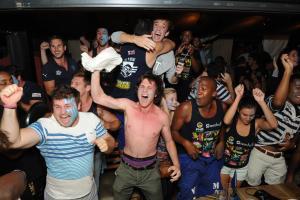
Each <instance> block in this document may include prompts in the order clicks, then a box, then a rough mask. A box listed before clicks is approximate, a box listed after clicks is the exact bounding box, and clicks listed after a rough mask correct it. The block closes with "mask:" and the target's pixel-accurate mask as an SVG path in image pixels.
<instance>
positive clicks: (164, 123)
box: [92, 71, 180, 200]
mask: <svg viewBox="0 0 300 200" xmlns="http://www.w3.org/2000/svg"><path fill="white" fill-rule="evenodd" d="M99 79H100V74H99V71H95V72H94V73H93V75H92V97H93V99H94V101H95V102H96V103H98V104H101V105H103V106H106V107H109V108H112V109H117V110H122V111H124V116H125V123H124V126H125V148H124V151H123V154H122V156H121V157H122V162H121V164H120V166H119V168H118V169H117V171H116V179H115V182H114V185H113V191H114V199H115V200H119V199H129V198H130V195H131V193H132V191H133V188H134V187H138V188H139V189H140V190H141V191H142V192H143V194H144V195H145V197H146V199H153V200H162V190H161V182H160V174H159V171H158V167H157V164H156V146H157V143H158V139H159V136H160V134H162V136H163V138H164V139H165V142H166V147H167V150H168V152H169V154H170V157H171V160H172V162H173V166H171V167H170V168H169V169H168V171H169V172H171V171H172V173H171V181H176V180H178V178H179V177H180V166H179V161H178V157H177V151H176V147H175V144H174V141H173V139H172V137H171V132H170V124H169V118H168V116H167V114H166V113H164V112H163V111H162V110H161V109H160V108H159V107H158V106H156V105H155V103H159V102H160V100H161V96H162V92H163V90H162V81H161V79H160V78H159V77H157V76H155V75H152V73H151V72H150V73H146V74H145V75H143V76H141V78H140V79H139V80H140V81H139V82H138V85H137V86H138V90H137V94H138V95H137V96H138V102H134V101H131V100H129V99H127V98H119V99H116V98H112V97H110V96H108V95H106V94H105V93H104V92H103V89H102V88H101V86H99Z"/></svg>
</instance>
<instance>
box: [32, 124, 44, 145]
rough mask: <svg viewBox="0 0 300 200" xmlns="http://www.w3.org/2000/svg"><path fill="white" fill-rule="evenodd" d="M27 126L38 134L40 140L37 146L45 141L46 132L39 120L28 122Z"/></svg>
mask: <svg viewBox="0 0 300 200" xmlns="http://www.w3.org/2000/svg"><path fill="white" fill-rule="evenodd" d="M28 128H32V129H33V130H34V131H35V132H36V133H37V134H38V136H39V137H40V142H39V144H38V145H37V147H39V146H41V145H43V144H45V143H46V140H47V133H46V131H45V129H44V128H43V126H42V124H41V122H39V121H37V122H34V123H32V124H30V125H29V126H28Z"/></svg>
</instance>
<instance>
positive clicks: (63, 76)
mask: <svg viewBox="0 0 300 200" xmlns="http://www.w3.org/2000/svg"><path fill="white" fill-rule="evenodd" d="M66 58H67V62H68V70H66V69H65V68H64V67H62V66H59V65H58V64H57V63H56V62H55V61H54V60H53V59H49V61H48V63H46V64H45V65H44V66H43V68H42V79H43V81H52V80H55V86H59V85H63V84H68V85H69V84H70V83H71V80H72V78H73V75H74V74H75V73H76V72H77V71H78V70H79V67H78V65H77V63H76V61H75V60H73V59H72V58H70V57H66Z"/></svg>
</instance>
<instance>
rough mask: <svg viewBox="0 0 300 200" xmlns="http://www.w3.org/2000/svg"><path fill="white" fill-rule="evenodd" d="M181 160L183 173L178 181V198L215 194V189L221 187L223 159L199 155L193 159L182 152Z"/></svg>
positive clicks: (180, 199) (188, 198)
mask: <svg viewBox="0 0 300 200" xmlns="http://www.w3.org/2000/svg"><path fill="white" fill-rule="evenodd" d="M179 161H180V166H181V173H182V175H181V178H180V180H179V183H178V186H179V193H178V195H177V199H178V200H190V199H193V197H201V196H205V195H208V194H213V193H214V191H215V190H219V189H221V181H220V170H221V168H222V165H223V161H222V160H217V159H216V158H215V157H210V158H205V157H199V158H198V159H197V160H193V159H192V158H191V157H190V156H188V155H187V154H180V155H179Z"/></svg>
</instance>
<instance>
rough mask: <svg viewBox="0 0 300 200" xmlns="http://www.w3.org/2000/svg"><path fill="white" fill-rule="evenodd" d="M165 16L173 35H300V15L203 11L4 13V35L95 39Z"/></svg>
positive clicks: (2, 14)
mask: <svg viewBox="0 0 300 200" xmlns="http://www.w3.org/2000/svg"><path fill="white" fill-rule="evenodd" d="M157 16H165V17H168V18H170V19H171V20H172V21H173V23H174V30H173V31H172V32H173V35H177V34H178V33H180V32H181V31H182V30H184V29H191V30H192V31H193V32H194V33H195V34H196V35H200V36H207V35H211V34H220V35H224V36H227V35H230V36H232V35H248V36H251V35H252V36H256V35H266V34H268V35H270V34H271V35H274V34H275V35H276V34H278V35H280V34H287V33H288V34H290V33H291V34H298V33H299V31H300V15H299V14H278V13H276V14H274V13H261V12H251V13H250V12H237V11H199V10H173V11H172V10H169V11H166V10H163V11H162V10H133V9H122V10H115V9H110V10H107V9H105V10H104V9H92V10H86V9H84V10H81V9H76V10H70V9H68V10H30V11H9V12H0V17H1V19H2V20H1V27H0V29H1V32H2V33H3V32H6V31H22V30H25V31H27V32H29V33H30V34H31V35H33V36H34V37H44V36H49V35H52V34H62V35H65V36H67V37H70V38H77V37H79V36H80V35H87V36H93V35H94V32H95V30H96V28H97V27H99V26H103V27H107V28H108V29H109V30H110V31H115V30H125V31H127V32H132V29H133V27H134V24H135V23H136V22H137V19H138V18H155V17H157Z"/></svg>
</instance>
